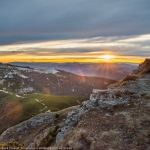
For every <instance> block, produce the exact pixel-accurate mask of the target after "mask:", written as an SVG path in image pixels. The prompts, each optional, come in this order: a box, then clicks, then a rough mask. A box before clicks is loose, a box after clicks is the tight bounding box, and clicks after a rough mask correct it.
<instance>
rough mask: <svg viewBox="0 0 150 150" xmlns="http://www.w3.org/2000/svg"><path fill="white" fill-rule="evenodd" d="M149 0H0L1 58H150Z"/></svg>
mask: <svg viewBox="0 0 150 150" xmlns="http://www.w3.org/2000/svg"><path fill="white" fill-rule="evenodd" d="M149 8H150V1H149V0H126V1H125V0H74V1H73V0H72V1H71V0H61V1H60V0H25V1H23V0H13V1H8V0H5V1H0V62H14V61H15V62H94V63H95V62H103V61H108V59H106V56H113V57H109V61H110V62H133V63H140V62H142V61H143V60H144V59H145V58H149V57H150V19H149V17H150V9H149Z"/></svg>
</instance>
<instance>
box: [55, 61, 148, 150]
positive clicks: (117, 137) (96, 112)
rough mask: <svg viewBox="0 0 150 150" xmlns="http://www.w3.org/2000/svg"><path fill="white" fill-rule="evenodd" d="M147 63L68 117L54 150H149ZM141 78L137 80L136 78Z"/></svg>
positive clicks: (97, 93) (92, 95)
mask: <svg viewBox="0 0 150 150" xmlns="http://www.w3.org/2000/svg"><path fill="white" fill-rule="evenodd" d="M149 67H150V65H149V60H148V59H146V60H145V61H144V63H143V64H141V65H140V66H139V68H138V69H137V70H136V71H135V72H134V73H133V74H132V75H131V76H132V77H133V76H134V78H132V77H129V76H128V78H126V79H123V80H122V81H120V82H117V83H116V84H115V86H110V88H108V89H107V90H96V89H95V90H93V94H91V96H90V100H89V101H85V102H83V106H82V107H80V108H76V109H74V110H72V111H71V112H69V113H68V116H67V119H66V121H65V126H64V127H63V128H62V131H61V132H60V133H58V135H57V137H56V144H55V145H54V147H57V148H59V147H68V148H72V149H76V150H79V149H83V150H84V149H85V150H95V149H123V150H125V149H147V150H148V149H150V74H149V73H150V72H149ZM141 74H142V75H144V76H142V77H141V76H137V75H141Z"/></svg>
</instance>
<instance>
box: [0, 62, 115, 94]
mask: <svg viewBox="0 0 150 150" xmlns="http://www.w3.org/2000/svg"><path fill="white" fill-rule="evenodd" d="M30 67H31V66H30ZM0 81H1V84H0V89H4V90H6V91H12V92H16V93H18V94H26V93H33V92H34V93H35V92H39V93H45V94H52V95H75V96H85V97H89V95H90V93H91V91H92V89H93V88H96V89H97V88H98V89H106V88H107V86H108V85H110V84H112V83H114V82H115V81H114V80H110V79H106V78H100V77H85V76H79V75H75V74H72V73H69V72H66V71H62V70H56V69H53V68H49V69H48V70H46V69H45V70H40V69H32V68H29V67H18V66H13V65H9V64H1V65H0Z"/></svg>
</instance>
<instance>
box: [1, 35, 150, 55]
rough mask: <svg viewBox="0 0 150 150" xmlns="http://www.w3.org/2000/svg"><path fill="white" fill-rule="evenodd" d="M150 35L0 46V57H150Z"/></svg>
mask: <svg viewBox="0 0 150 150" xmlns="http://www.w3.org/2000/svg"><path fill="white" fill-rule="evenodd" d="M149 40H150V34H147V35H140V36H139V35H138V36H121V37H120V36H112V37H95V38H85V39H69V40H52V41H41V42H33V43H21V44H11V45H1V46H0V55H3V56H4V55H14V54H15V55H21V54H22V55H30V56H39V57H40V56H41V57H46V56H47V57H50V56H55V57H56V56H57V57H60V56H69V57H70V56H84V57H86V56H87V57H90V56H91V57H92V56H96V55H102V54H107V53H108V54H109V53H110V54H114V55H120V56H143V57H147V56H150V52H149V48H150V43H149Z"/></svg>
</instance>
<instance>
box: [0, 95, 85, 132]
mask: <svg viewBox="0 0 150 150" xmlns="http://www.w3.org/2000/svg"><path fill="white" fill-rule="evenodd" d="M23 97H24V98H23ZM23 97H17V96H16V95H15V94H14V93H3V92H0V106H1V109H0V133H2V132H3V131H4V130H6V129H7V128H8V127H10V126H12V125H15V124H18V123H20V122H22V121H24V120H26V119H29V118H31V117H32V116H34V115H37V114H39V113H42V112H45V111H47V110H51V111H58V110H62V109H64V108H67V107H70V106H74V105H79V104H81V102H82V101H85V100H87V98H84V97H76V96H53V95H46V94H26V95H24V96H23ZM36 99H37V100H38V101H36ZM46 106H47V107H46Z"/></svg>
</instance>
